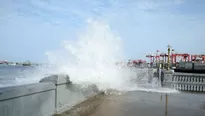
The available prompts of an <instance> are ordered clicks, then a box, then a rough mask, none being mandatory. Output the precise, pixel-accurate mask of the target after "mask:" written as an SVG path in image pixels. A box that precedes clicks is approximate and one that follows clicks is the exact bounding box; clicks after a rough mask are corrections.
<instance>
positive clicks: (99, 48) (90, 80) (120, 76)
mask: <svg viewBox="0 0 205 116" xmlns="http://www.w3.org/2000/svg"><path fill="white" fill-rule="evenodd" d="M47 55H48V58H49V62H50V63H51V64H53V65H55V67H56V68H55V70H56V72H57V73H66V74H68V75H69V76H70V80H71V81H72V82H73V83H76V84H81V85H87V84H96V85H97V86H98V87H99V89H101V90H106V89H114V90H134V89H135V90H136V89H137V88H138V87H137V85H136V83H133V81H132V80H133V79H135V78H137V69H136V68H135V69H134V70H131V69H130V68H121V67H119V66H117V65H116V62H118V61H123V60H124V59H125V57H124V53H123V46H122V41H121V39H120V38H119V37H116V36H115V35H114V34H113V33H112V31H111V29H110V28H109V26H108V25H106V24H105V23H103V22H100V21H89V22H88V27H87V28H86V29H85V31H84V33H81V34H80V36H79V38H78V39H77V40H73V41H64V42H63V50H60V51H57V52H47ZM141 89H142V88H141ZM141 89H140V90H141Z"/></svg>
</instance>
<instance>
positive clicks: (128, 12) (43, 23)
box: [0, 0, 205, 62]
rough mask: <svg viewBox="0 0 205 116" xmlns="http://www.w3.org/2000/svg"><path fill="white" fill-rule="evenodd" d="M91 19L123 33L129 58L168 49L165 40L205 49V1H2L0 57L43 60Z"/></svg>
mask: <svg viewBox="0 0 205 116" xmlns="http://www.w3.org/2000/svg"><path fill="white" fill-rule="evenodd" d="M89 18H92V19H100V20H102V21H104V22H106V23H107V24H108V25H109V26H110V27H111V28H112V29H113V30H114V31H115V32H116V33H117V34H118V35H119V36H120V37H121V38H122V40H123V43H124V46H125V51H126V53H127V54H126V55H127V57H128V58H133V59H136V58H145V55H146V54H149V53H154V52H155V51H156V50H157V49H158V50H160V51H166V47H167V45H168V44H171V46H173V48H174V49H175V50H176V51H177V52H188V53H197V54H198V53H204V54H205V45H204V44H205V1H204V0H61V1H59V0H0V60H4V59H7V60H13V61H24V60H31V61H36V62H41V61H43V60H44V59H45V55H44V54H45V52H46V51H47V50H55V49H58V48H59V47H60V44H61V43H62V41H63V40H66V39H74V36H75V33H76V32H78V30H80V29H82V28H84V27H85V25H86V20H87V19H89Z"/></svg>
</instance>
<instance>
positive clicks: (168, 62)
mask: <svg viewBox="0 0 205 116" xmlns="http://www.w3.org/2000/svg"><path fill="white" fill-rule="evenodd" d="M167 47H168V60H167V70H169V67H170V51H171V46H170V45H168V46H167Z"/></svg>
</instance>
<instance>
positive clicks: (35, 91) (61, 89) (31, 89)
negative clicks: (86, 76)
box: [0, 74, 100, 116]
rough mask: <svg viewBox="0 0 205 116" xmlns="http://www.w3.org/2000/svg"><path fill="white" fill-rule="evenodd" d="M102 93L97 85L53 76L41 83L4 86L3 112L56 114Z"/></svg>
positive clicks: (0, 90) (34, 115)
mask: <svg viewBox="0 0 205 116" xmlns="http://www.w3.org/2000/svg"><path fill="white" fill-rule="evenodd" d="M99 93H100V92H99V91H98V89H97V87H96V86H94V85H93V86H88V87H83V88H82V87H80V86H79V85H75V84H72V83H71V82H70V80H69V76H68V75H64V74H62V75H51V76H48V77H45V78H43V79H42V80H41V81H40V83H36V84H27V85H21V86H14V87H7V88H0V115H1V116H52V115H54V114H60V113H62V112H65V111H68V110H70V109H71V108H72V107H73V106H75V105H77V104H79V103H81V102H83V101H85V100H87V99H88V98H91V97H93V96H95V95H97V94H99Z"/></svg>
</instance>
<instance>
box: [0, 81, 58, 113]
mask: <svg viewBox="0 0 205 116" xmlns="http://www.w3.org/2000/svg"><path fill="white" fill-rule="evenodd" d="M54 111H55V85H54V84H52V83H38V84H30V85H24V86H16V87H10V88H1V89H0V116H46V115H52V114H53V113H54Z"/></svg>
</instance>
